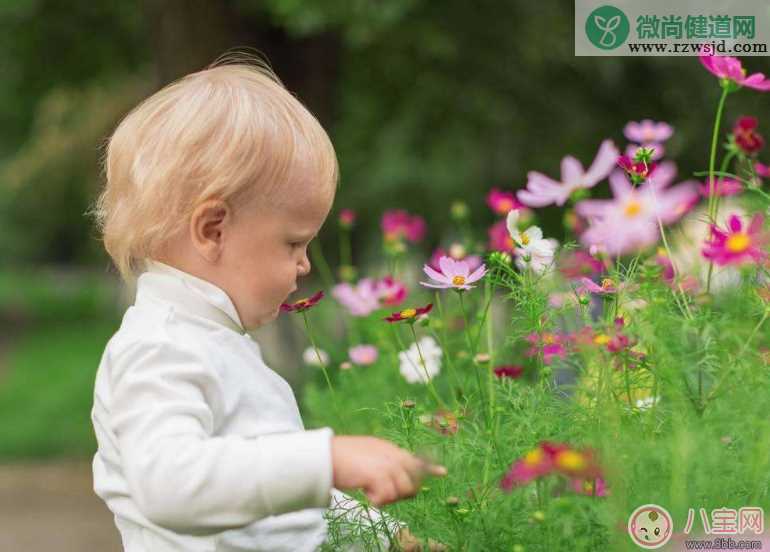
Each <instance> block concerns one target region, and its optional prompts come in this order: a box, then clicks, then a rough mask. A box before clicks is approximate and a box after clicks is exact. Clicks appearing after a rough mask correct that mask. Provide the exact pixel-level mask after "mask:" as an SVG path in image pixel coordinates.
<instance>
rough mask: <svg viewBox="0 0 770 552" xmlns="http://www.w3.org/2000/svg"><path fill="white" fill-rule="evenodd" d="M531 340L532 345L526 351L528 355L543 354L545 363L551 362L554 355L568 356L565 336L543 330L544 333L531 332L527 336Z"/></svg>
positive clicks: (563, 357)
mask: <svg viewBox="0 0 770 552" xmlns="http://www.w3.org/2000/svg"><path fill="white" fill-rule="evenodd" d="M525 339H526V340H527V341H529V343H530V345H531V347H530V348H529V350H528V351H527V352H526V355H527V356H528V357H533V356H535V355H537V354H538V353H542V354H543V362H544V363H545V364H551V362H552V361H553V357H555V356H557V357H559V358H562V359H565V358H567V350H566V348H565V346H564V345H565V342H566V339H565V336H562V335H559V334H554V333H550V332H543V333H542V334H538V333H531V334H529V335H528V336H527V337H526V338H525Z"/></svg>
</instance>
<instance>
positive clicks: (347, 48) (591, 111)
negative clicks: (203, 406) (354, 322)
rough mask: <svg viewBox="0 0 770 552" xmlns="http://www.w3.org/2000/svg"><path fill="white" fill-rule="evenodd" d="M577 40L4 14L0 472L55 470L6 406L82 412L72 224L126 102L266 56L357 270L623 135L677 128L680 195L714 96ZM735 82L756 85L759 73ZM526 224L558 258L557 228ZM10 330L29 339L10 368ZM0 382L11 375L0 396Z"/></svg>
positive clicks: (537, 10) (208, 18)
mask: <svg viewBox="0 0 770 552" xmlns="http://www.w3.org/2000/svg"><path fill="white" fill-rule="evenodd" d="M573 29H574V15H573V4H572V3H571V2H564V1H563V0H541V1H540V2H526V1H524V0H515V1H510V2H491V1H488V0H481V1H479V2H474V3H472V4H469V3H468V2H461V1H458V0H448V1H445V2H430V1H428V0H388V1H373V0H350V1H346V2H339V1H333V0H263V1H258V0H141V1H138V2H87V1H85V0H72V1H70V2H59V1H55V0H0V75H2V77H1V78H0V128H1V129H2V132H1V133H0V324H2V326H3V328H2V330H3V331H2V332H0V334H1V335H0V382H3V381H5V382H6V383H7V385H6V387H5V388H3V387H2V386H0V416H2V417H3V419H4V420H5V421H6V422H9V423H7V424H4V425H0V443H4V446H5V447H6V448H3V447H1V446H0V456H3V455H4V454H16V453H19V451H23V453H24V454H27V453H29V454H38V453H39V454H44V453H53V452H56V451H59V452H61V451H69V450H70V449H69V448H67V447H66V446H63V445H62V446H59V445H56V444H53V445H51V444H50V440H49V441H43V440H41V441H39V442H37V441H36V442H34V443H33V442H31V441H29V442H27V441H24V443H26V444H24V445H23V446H21V445H19V446H17V444H18V443H20V442H21V441H19V440H18V439H21V440H22V441H23V440H24V439H26V437H25V436H26V435H31V434H34V433H35V432H37V433H42V432H44V431H45V428H46V422H45V417H43V418H40V425H41V427H40V428H36V427H32V426H30V425H24V423H23V422H22V418H24V416H25V414H24V413H23V411H20V410H19V408H20V405H23V404H27V403H28V402H29V401H28V400H27V398H26V396H25V395H24V394H23V393H21V392H20V391H19V390H20V389H25V388H29V387H32V386H36V385H39V384H40V382H41V381H45V382H48V384H49V386H50V387H51V389H52V390H53V389H57V388H56V385H59V384H62V385H64V383H63V382H68V383H67V384H66V385H69V386H70V387H71V388H72V389H76V388H77V389H80V391H79V392H78V393H79V395H78V396H79V397H80V399H78V400H80V401H81V403H82V404H81V406H80V408H82V409H83V412H87V410H88V408H89V406H90V404H89V403H90V393H91V389H89V388H87V385H86V384H87V383H88V381H90V379H91V378H92V376H93V370H95V368H96V364H97V361H98V355H99V353H100V351H101V349H102V348H103V346H104V343H105V341H106V339H107V338H108V337H109V335H110V333H111V331H114V328H115V327H117V326H116V322H115V320H117V318H115V317H116V316H117V315H118V314H119V313H115V312H114V310H115V307H114V305H115V303H116V301H115V297H114V294H111V293H110V292H109V290H105V289H103V288H102V287H99V286H100V284H98V281H99V280H98V279H97V280H94V279H93V278H90V277H85V276H84V277H79V276H77V277H73V276H72V275H73V274H75V275H77V274H80V273H81V272H83V273H85V274H92V275H93V274H96V275H100V274H101V275H104V274H105V273H106V271H107V270H108V267H109V266H110V263H109V261H108V259H107V257H106V255H105V254H104V252H103V250H102V247H101V245H100V243H99V240H98V236H97V234H96V232H95V230H94V228H93V224H92V222H93V221H92V220H91V219H90V218H88V217H87V216H85V213H86V211H87V209H88V208H89V206H90V205H91V203H92V202H93V200H94V199H95V197H96V195H97V193H98V191H99V188H100V186H101V183H102V181H101V174H100V161H101V156H102V154H103V146H104V143H105V140H106V139H107V138H108V137H109V135H110V133H111V132H112V130H113V129H114V128H115V126H116V124H117V123H118V121H119V120H120V119H121V117H123V116H124V115H125V114H126V113H127V111H128V110H129V109H130V108H131V107H132V106H134V105H136V103H137V102H138V101H140V100H141V99H142V98H144V97H146V96H147V95H149V94H150V93H152V92H153V91H154V90H157V89H158V88H159V87H161V86H163V85H164V84H166V83H168V82H170V81H172V80H174V79H176V78H178V77H180V76H182V75H184V74H186V73H189V72H191V71H195V70H198V69H201V68H203V67H205V66H206V65H208V64H209V63H210V62H212V61H213V60H214V59H216V58H217V57H218V56H219V55H221V54H222V53H224V52H225V51H227V50H229V49H232V48H239V47H241V48H243V47H248V48H253V49H256V50H258V51H260V52H262V53H263V54H264V55H265V56H266V57H267V58H268V59H269V61H270V62H271V64H272V65H273V67H274V69H275V71H276V72H277V74H278V75H279V76H280V77H281V78H282V79H283V80H284V82H285V84H286V85H287V87H288V88H289V89H290V90H291V91H292V92H293V93H295V94H296V95H297V96H298V97H299V98H300V99H301V100H302V101H303V102H304V103H305V104H306V105H308V107H309V108H310V109H311V110H312V111H313V112H314V113H315V114H316V115H317V116H318V117H319V119H320V120H321V122H322V123H323V124H324V126H325V127H326V128H327V129H328V130H329V132H330V134H331V136H332V140H333V141H334V143H335V145H336V148H337V154H338V157H339V160H340V165H341V175H342V176H341V186H340V189H339V193H338V196H337V203H336V209H339V208H342V207H348V208H353V209H355V210H356V211H358V213H359V220H360V223H359V225H358V227H357V228H358V229H360V230H361V231H359V232H356V234H355V236H354V240H355V241H354V249H355V251H356V252H357V253H358V254H359V256H360V255H361V254H367V255H369V256H373V255H376V252H377V251H379V246H378V242H379V239H380V238H379V233H378V225H379V217H380V215H381V213H382V211H383V210H384V209H386V208H405V209H408V210H410V211H413V212H416V213H419V214H421V215H423V216H425V217H426V219H427V220H428V223H429V232H428V238H429V241H430V244H429V245H436V244H437V242H438V240H439V239H440V238H441V236H442V235H444V234H445V232H446V231H447V230H449V229H450V225H451V221H450V217H449V205H450V204H451V202H452V201H453V200H455V199H464V200H465V201H466V202H467V203H468V205H469V207H470V212H471V217H472V220H473V221H474V223H475V225H476V227H477V228H478V230H479V232H480V234H482V235H483V234H484V233H485V231H486V230H485V229H486V227H487V225H489V224H491V223H492V222H493V215H492V213H491V212H490V211H489V209H488V208H487V207H486V205H485V203H484V196H485V195H486V193H487V191H488V190H489V189H490V188H492V187H493V186H496V187H500V188H504V189H516V188H519V187H522V186H524V185H525V184H526V174H527V171H529V170H539V171H542V172H545V173H546V174H550V175H552V176H555V177H558V176H559V170H560V169H559V163H560V160H561V158H562V157H563V156H564V155H566V154H568V153H570V154H574V155H576V156H577V157H578V158H579V159H580V160H581V161H582V162H583V163H584V164H585V165H587V164H589V163H590V162H591V160H592V159H593V156H594V155H595V153H596V151H597V148H598V145H599V143H600V142H601V141H602V139H604V138H608V137H609V138H613V139H614V140H615V141H616V142H617V143H618V145H620V146H622V145H624V143H625V142H624V140H623V138H622V128H623V126H624V124H625V123H626V122H627V121H628V120H639V119H641V118H645V117H650V118H654V119H659V120H665V121H668V122H670V123H671V124H673V125H674V126H675V128H676V130H677V133H676V134H675V136H674V138H673V139H672V140H671V141H670V142H669V143H668V144H667V156H668V157H669V158H672V159H674V160H676V161H677V162H678V163H679V167H680V179H682V180H683V179H685V178H686V176H687V175H689V174H691V173H692V172H693V171H696V170H703V169H704V168H706V165H707V153H708V147H709V142H710V129H711V124H712V121H713V116H714V109H715V105H716V101H717V99H718V94H719V88H718V85H717V82H716V80H715V79H714V78H713V77H712V76H711V75H710V74H708V73H707V72H706V71H705V70H704V69H703V68H702V67H701V66H700V64H699V63H698V61H697V59H696V58H693V57H681V58H661V57H648V58H623V57H614V58H612V57H611V58H588V57H582V58H578V57H575V56H574V37H573V33H574V31H573ZM746 65H747V66H748V67H749V69H750V70H752V71H754V70H759V71H764V72H765V73H768V72H770V71H768V62H767V58H758V57H754V58H749V59H747V60H746ZM766 98H767V96H765V95H763V94H759V93H755V94H748V93H741V94H740V100H739V101H735V102H731V103H730V105H729V107H728V109H727V112H726V118H725V121H726V124H727V125H731V124H732V122H733V121H734V120H735V119H736V118H737V117H738V116H739V115H742V114H744V113H745V114H751V115H755V116H757V117H759V119H760V130H764V132H766V133H767V132H768V130H767V127H766V126H765V122H766V121H767V120H768V119H770V117H768V116H769V115H770V109H769V108H768V103H767V101H766ZM734 106H740V108H739V109H740V111H735V110H736V109H738V108H736V107H734ZM170 184H172V183H170ZM602 188H603V190H604V192H605V193H606V185H605V186H603V187H599V188H598V190H599V193H601V191H602ZM542 214H543V217H544V220H541V222H542V223H543V225H544V226H545V227H546V232H549V230H548V229H549V228H550V232H549V233H550V234H552V235H555V236H556V237H560V236H559V232H560V231H561V230H560V228H561V224H560V220H559V217H560V215H559V212H558V211H557V210H556V209H552V210H551V209H545V210H543V211H542ZM335 239H336V233H335V225H334V224H327V225H326V228H325V230H324V232H323V233H322V235H321V236H320V240H321V244H322V246H323V248H324V250H325V251H326V252H327V254H328V256H329V258H330V261H331V262H332V264H334V263H335V262H336V255H337V253H336V252H337V248H336V244H335V243H334V241H333V240H335ZM51 267H53V268H51ZM110 278H111V279H112V281H116V280H115V277H114V275H112V276H110ZM62 290H64V291H62ZM105 319H106V320H110V321H111V322H110V324H104V323H103V322H102V321H103V320H105ZM89 320H91V321H92V322H88V321H89ZM25 321H26V322H30V321H32V322H34V323H35V324H37V326H36V327H37V328H40V329H39V331H38V330H36V332H35V333H33V334H30V333H29V332H27V334H26V337H25V339H26V341H24V342H22V343H21V344H19V345H18V346H16V347H13V348H12V349H13V351H15V353H14V354H16V355H21V356H13V357H11V358H9V359H6V360H5V361H4V360H3V350H4V348H5V349H8V348H9V347H8V343H9V336H13V335H14V334H15V332H17V331H18V328H19V327H20V326H24V322H25ZM89 324H90V325H89ZM96 328H98V329H96ZM68 332H69V333H68ZM84 336H88V337H91V341H89V342H88V343H85V342H84ZM4 344H5V346H4ZM56 346H60V347H65V348H66V347H67V346H71V347H81V349H82V350H83V351H86V352H84V353H83V354H82V356H80V357H78V356H77V355H70V356H68V355H67V354H64V353H62V352H61V350H59V349H56V348H55V347H56ZM46 355H47V356H46ZM86 355H87V356H86ZM84 356H85V357H86V358H87V359H88V360H87V364H88V366H89V370H88V371H86V373H85V375H84V372H83V363H84V361H83V360H82V358H84ZM3 364H7V365H8V366H11V367H16V368H18V369H16V368H14V370H12V371H13V373H12V374H9V375H7V376H6V378H5V379H3V369H2V366H3ZM41 366H45V367H47V368H46V370H49V371H44V370H43V368H39V367H41ZM55 370H59V372H57V373H56V375H52V374H53V371H55ZM6 371H8V370H6ZM19 374H23V375H19ZM86 380H88V381H86ZM84 382H85V383H84ZM84 386H85V389H84ZM58 389H59V390H60V391H61V392H57V393H54V392H53V391H51V392H49V393H48V394H45V395H36V397H37V399H35V400H38V401H39V403H40V404H45V405H47V408H48V410H49V411H50V412H51V417H55V416H57V415H58V414H57V413H60V412H62V411H63V410H66V405H65V404H59V403H57V402H56V400H57V399H56V397H59V396H60V395H64V394H66V392H65V391H64V390H62V389H65V388H58ZM73 392H74V391H73ZM30 400H32V399H30ZM52 401H53V402H52ZM35 408H36V407H35V406H34V405H33V406H30V407H29V409H30V411H33V410H34V409H35ZM37 412H40V409H38V410H37ZM11 413H13V414H11ZM24 419H26V418H24ZM11 421H13V422H18V424H20V425H17V427H16V429H15V430H13V431H14V435H16V437H13V436H12V435H11V434H10V433H9V431H10V430H8V428H9V427H10V422H11ZM82 422H83V420H82V419H81V420H78V424H79V425H78V426H77V427H78V428H79V429H77V431H82V432H83V433H82V435H83V438H84V439H90V438H91V437H90V427H88V426H87V425H84V424H83V423H82ZM62 431H63V433H62V435H65V434H66V430H62ZM12 437H13V438H12ZM17 437H18V439H17V440H14V439H16V438H17ZM14 443H16V444H14ZM89 443H90V441H89ZM14 447H16V448H14Z"/></svg>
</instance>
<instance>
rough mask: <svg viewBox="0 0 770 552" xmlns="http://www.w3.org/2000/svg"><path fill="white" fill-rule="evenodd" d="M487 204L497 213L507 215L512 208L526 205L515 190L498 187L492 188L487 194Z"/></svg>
mask: <svg viewBox="0 0 770 552" xmlns="http://www.w3.org/2000/svg"><path fill="white" fill-rule="evenodd" d="M487 205H489V208H490V209H492V211H493V212H494V213H495V214H496V215H507V214H508V211H510V210H511V209H521V208H522V207H524V205H522V204H521V203H519V201H518V200H517V199H516V196H514V195H513V192H503V191H501V190H500V189H498V188H492V189H491V190H490V191H489V194H487Z"/></svg>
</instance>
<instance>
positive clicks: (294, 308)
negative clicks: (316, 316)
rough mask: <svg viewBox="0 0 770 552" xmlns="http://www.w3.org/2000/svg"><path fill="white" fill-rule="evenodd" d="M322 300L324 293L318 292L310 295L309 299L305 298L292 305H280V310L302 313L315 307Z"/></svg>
mask: <svg viewBox="0 0 770 552" xmlns="http://www.w3.org/2000/svg"><path fill="white" fill-rule="evenodd" d="M323 298H324V292H323V291H319V292H316V293H315V294H313V295H311V296H310V297H305V298H304V299H300V300H299V301H294V302H293V303H282V304H281V310H282V311H283V312H303V311H306V310H307V309H309V308H312V307H314V306H316V305H317V304H318V302H319V301H320V300H321V299H323Z"/></svg>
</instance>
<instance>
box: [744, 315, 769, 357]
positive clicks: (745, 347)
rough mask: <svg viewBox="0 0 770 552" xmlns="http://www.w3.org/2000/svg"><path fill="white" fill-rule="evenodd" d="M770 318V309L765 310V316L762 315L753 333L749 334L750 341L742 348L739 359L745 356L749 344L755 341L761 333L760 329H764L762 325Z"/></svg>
mask: <svg viewBox="0 0 770 552" xmlns="http://www.w3.org/2000/svg"><path fill="white" fill-rule="evenodd" d="M768 316H770V307H767V308H765V314H763V315H762V318H761V319H760V320H759V322H757V325H756V326H754V329H753V330H751V333H750V334H749V337H748V339H747V340H746V343H744V344H743V347H742V348H741V352H740V353H738V357H742V356H743V354H744V353H745V352H746V349H748V348H749V343H751V340H752V339H754V336H755V335H756V334H757V332H758V331H759V328H761V327H762V324H764V323H765V320H767V317H768Z"/></svg>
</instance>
